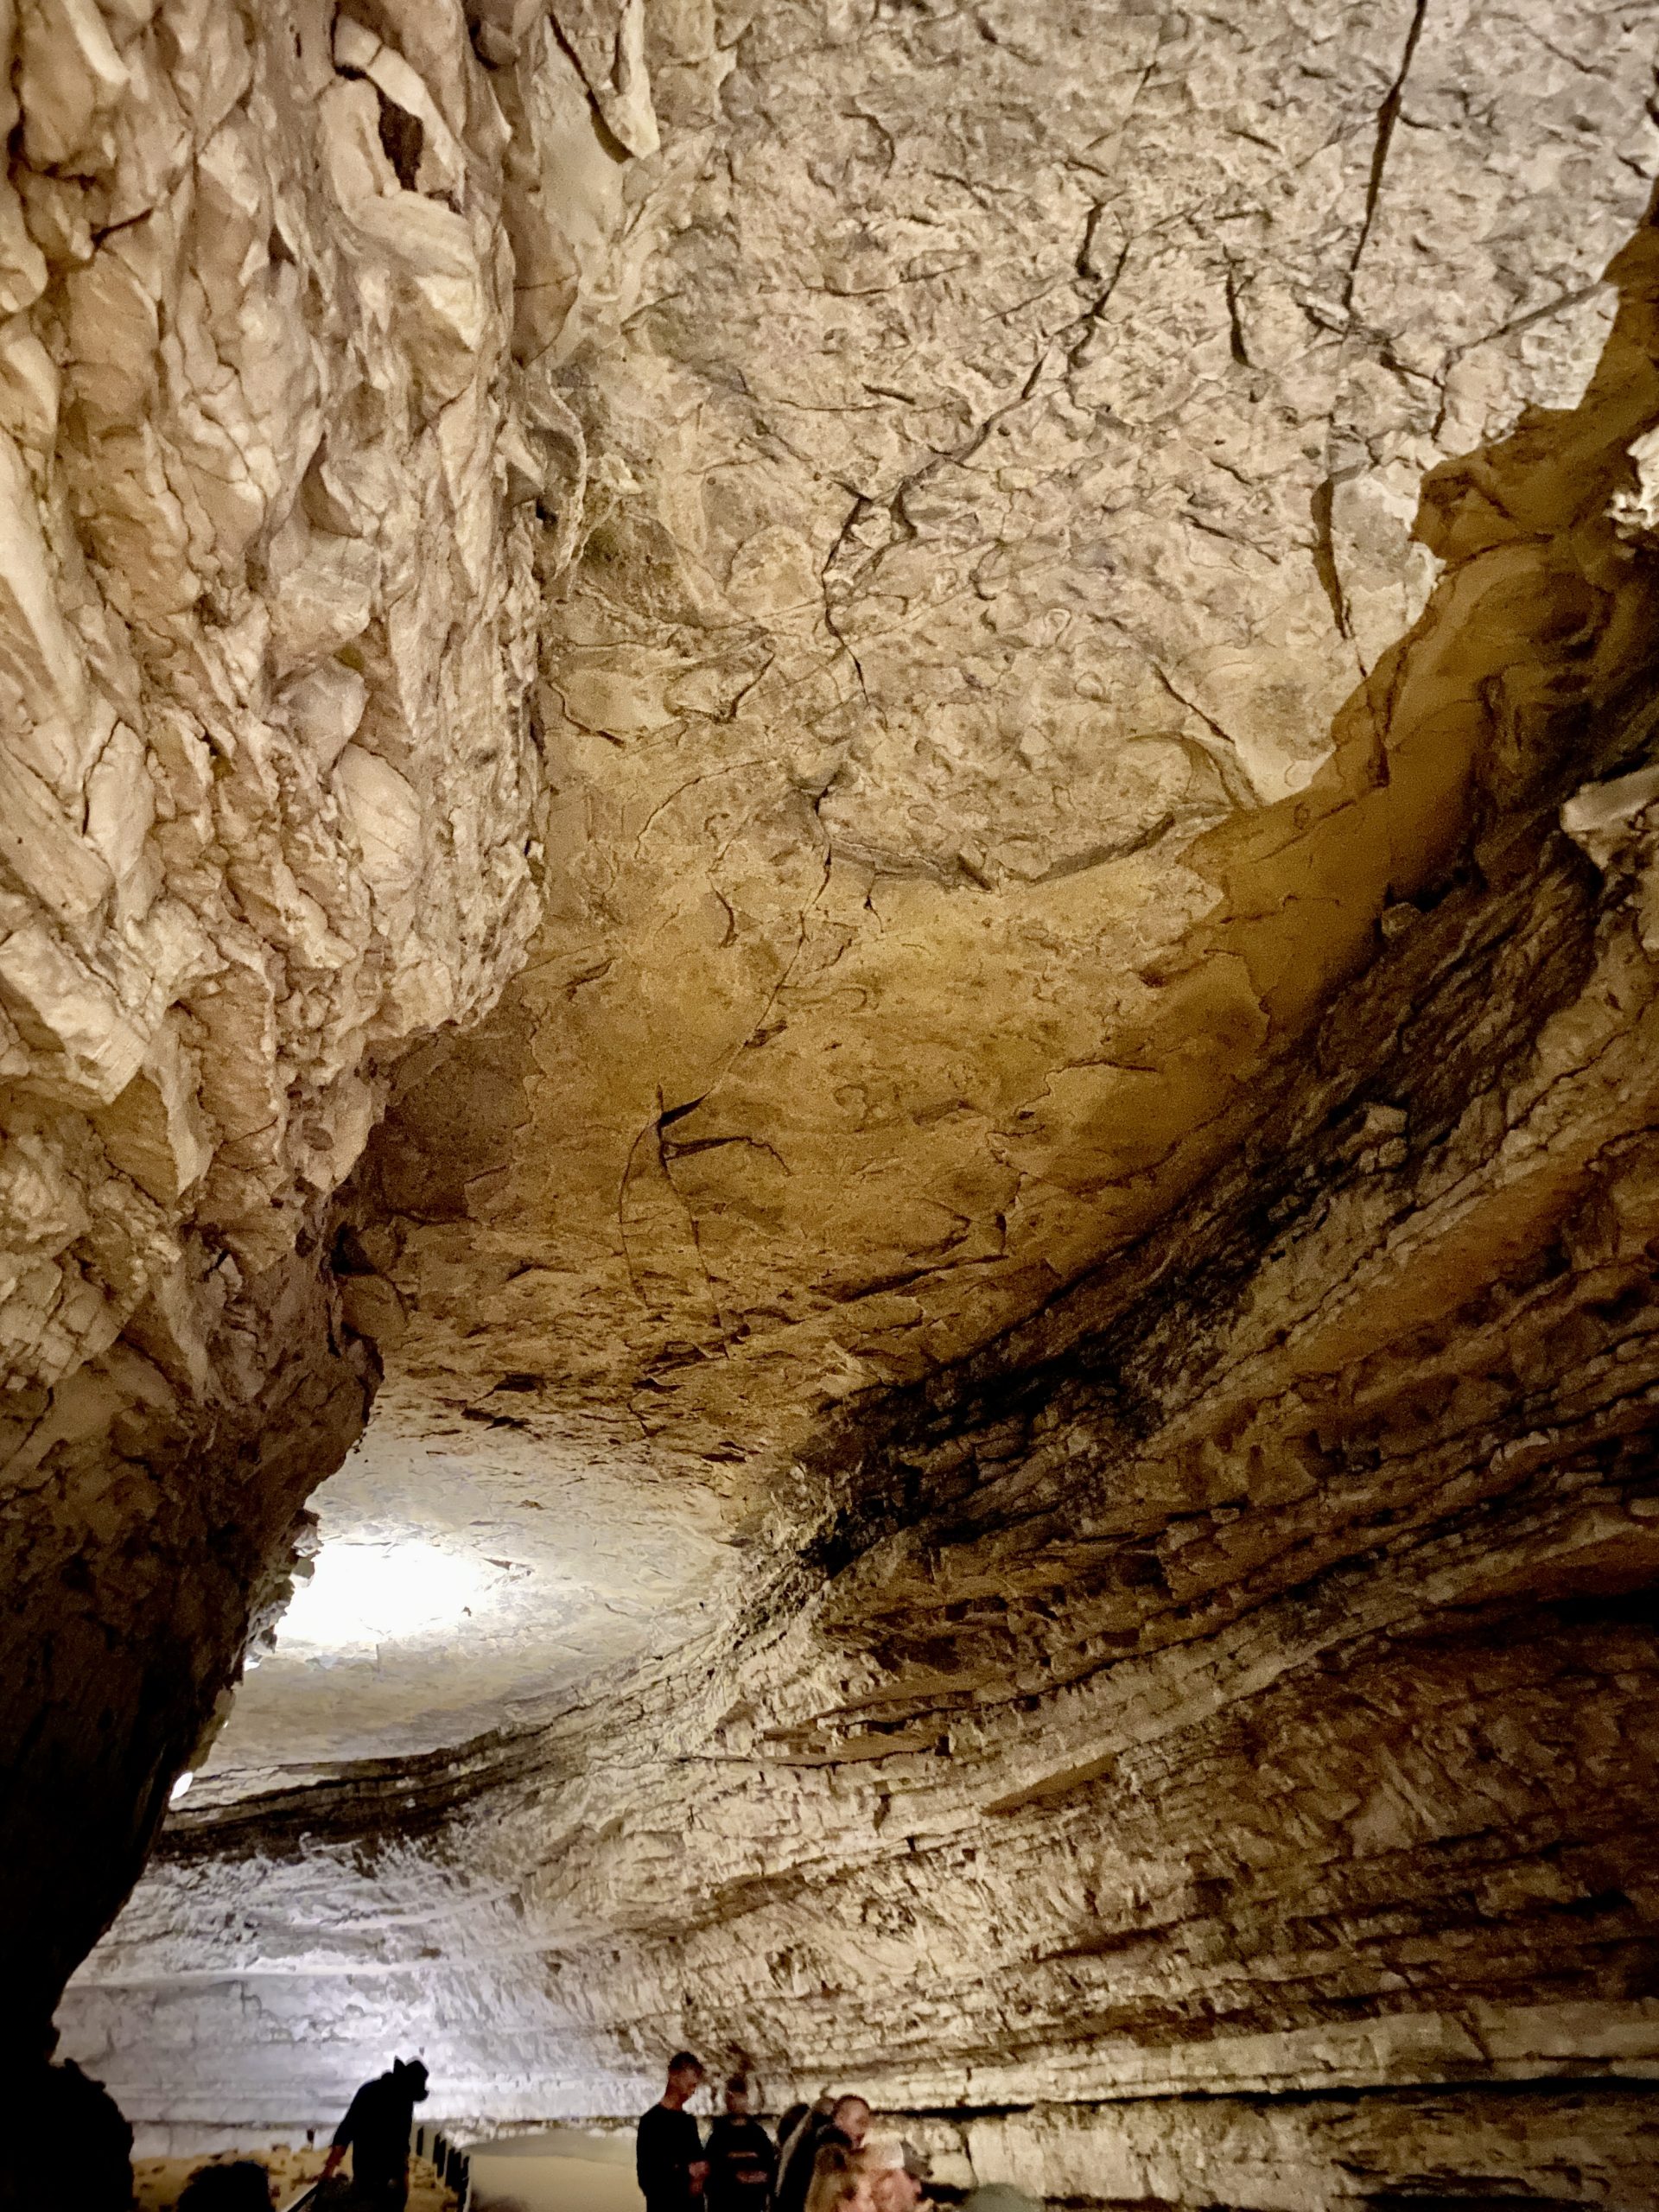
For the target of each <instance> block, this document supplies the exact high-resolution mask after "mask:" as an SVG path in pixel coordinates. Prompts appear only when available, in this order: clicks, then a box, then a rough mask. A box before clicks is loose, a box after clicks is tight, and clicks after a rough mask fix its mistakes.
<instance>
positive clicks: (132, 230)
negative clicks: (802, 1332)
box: [0, 0, 591, 2032]
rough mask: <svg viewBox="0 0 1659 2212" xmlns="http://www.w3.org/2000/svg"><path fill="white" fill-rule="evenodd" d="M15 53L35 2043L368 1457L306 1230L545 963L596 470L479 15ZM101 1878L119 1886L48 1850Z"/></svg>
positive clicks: (20, 1370)
mask: <svg viewBox="0 0 1659 2212" xmlns="http://www.w3.org/2000/svg"><path fill="white" fill-rule="evenodd" d="M0 48H3V53H4V55H5V61H6V84H7V88H8V89H7V93H6V101H7V110H6V127H7V129H8V130H9V131H10V134H11V149H12V158H11V165H10V180H9V181H8V182H7V183H6V184H5V186H4V188H3V194H0V289H3V302H0V304H3V308H4V311H5V315H6V317H7V320H6V321H4V323H3V327H0V509H3V519H0V530H3V543H4V547H5V557H4V562H3V569H4V575H3V580H0V688H3V694H4V705H5V714H6V721H7V743H6V747H5V751H4V754H3V758H0V1127H3V1131H4V1151H3V1157H0V1245H3V1249H4V1255H5V1256H4V1259H3V1262H0V1268H3V1277H0V1294H3V1295H0V1348H3V1365H4V1378H5V1384H6V1395H5V1399H4V1403H3V1407H0V1446H3V1451H4V1455H5V1461H6V1476H5V1483H6V1489H5V1492H4V1497H3V1522H0V1527H3V1541H0V1571H3V1574H4V1578H5V1581H6V1586H7V1589H8V1593H9V1604H8V1624H7V1631H6V1637H5V1640H4V1643H3V1649H0V1673H3V1675H4V1677H5V1679H6V1681H7V1682H8V1684H9V1686H11V1690H10V1694H9V1695H8V1699H7V1711H6V1729H7V1735H6V1742H5V1752H4V1764H5V1766H6V1770H7V1774H8V1788H7V1792H6V1801H7V1802H6V1810H5V1814H4V1815H3V1821H4V1825H5V1830H6V1834H7V1839H8V1841H7V1852H8V1865H9V1866H13V1865H16V1866H20V1867H21V1865H22V1860H20V1859H16V1858H14V1857H13V1856H12V1854H14V1853H22V1854H24V1856H25V1857H26V1859H27V1864H28V1866H29V1876H28V1878H27V1880H25V1879H24V1878H23V1877H22V1873H21V1872H19V1874H18V1876H17V1884H18V1885H17V1886H12V1885H11V1883H10V1877H9V1899H8V1911H7V1920H8V1936H7V1940H8V1943H9V1944H10V1942H13V1941H17V1942H20V1943H21V1945H22V1955H23V1957H24V1958H26V1959H27V1961H29V1964H28V1967H27V1969H26V1971H25V1981H26V1986H24V1987H23V1988H22V1989H21V1990H20V1992H19V2010H20V2012H22V2013H24V2014H26V2015H27V2016H28V2018H29V2025H30V2027H31V2029H32V2030H33V2031H36V2032H38V2031H39V2030H40V2027H41V2018H42V2012H43V2009H44V2007H45V2006H47V2005H49V2003H50V2001H51V1999H52V1997H53V1996H54V1993H55V1983H56V1982H57V1980H59V1979H60V1976H61V1974H62V1971H63V1969H64V1967H66V1966H67V1964H68V1963H70V1962H71V1961H73V1957H74V1955H76V1953H77V1952H78V1951H79V1949H80V1948H82V1947H83V1945H84V1943H85V1942H86V1940H88V1939H89V1938H90V1937H91V1936H92V1935H94V1934H95V1933H96V1931H97V1929H98V1928H99V1925H100V1924H101V1923H102V1922H103V1921H104V1920H105V1918H106V1917H107V1916H108V1914H109V1912H110V1911H111V1910H112V1909H113V1907H114V1905H115V1904H116V1903H117V1902H118V1898H119V1897H120V1895H121V1893H122V1891H123V1890H124V1887H125V1885H126V1883H127V1881H128V1880H129V1879H130V1876H131V1874H132V1873H133V1872H135V1871H136V1868H137V1864H138V1859H137V1851H138V1848H139V1847H140V1844H141V1842H142V1840H143V1837H144V1836H145V1835H146V1834H147V1833H148V1831H149V1827H151V1826H152V1824H153V1818H154V1815H155V1812H156V1805H157V1802H158V1795H159V1794H160V1793H162V1792H164V1789H165V1786H166V1783H167V1782H168V1780H169V1779H170V1777H171V1775H172V1773H173V1772H174V1771H175V1770H176V1768H177V1766H178V1764H180V1763H181V1760H182V1759H183V1758H185V1757H187V1756H188V1753H189V1752H190V1751H191V1748H192V1746H193V1745H194V1741H195V1739H196V1738H197V1736H198V1734H199V1732H200V1729H201V1727H202V1725H203V1723H204V1721H205V1720H206V1719H207V1715H208V1713H209V1712H210V1711H211V1710H212V1708H213V1702H214V1700H215V1697H216V1696H217V1694H218V1693H219V1690H220V1689H221V1688H223V1686H224V1684H225V1681H226V1677H227V1675H228V1673H229V1670H230V1669H231V1668H232V1666H233V1664H234V1663H235V1662H236V1660H237V1658H238V1654H239V1652H240V1649H241V1647H242V1644H243V1643H244V1641H245V1637H246V1635H247V1631H248V1624H249V1618H250V1607H251V1604H254V1603H255V1602H256V1600H257V1590H258V1586H259V1585H260V1583H261V1580H262V1579H264V1578H266V1577H268V1576H269V1574H270V1572H271V1571H272V1569H273V1568H275V1569H277V1571H280V1568H281V1566H282V1562H283V1556H284V1546H285V1540H286V1537H287V1533H288V1529H289V1523H290V1522H292V1519H293V1516H294V1514H295V1512H296V1510H297V1508H298V1507H299V1505H300V1503H301V1502H302V1499H303V1497H304V1496H305V1494H306V1492H307V1491H308V1489H309V1488H310V1487H311V1486H312V1485H313V1484H315V1481H316V1480H317V1478H319V1476H320V1475H321V1474H323V1473H325V1472H327V1471H328V1469H329V1468H330V1467H331V1466H332V1465H334V1464H337V1463H338V1460H339V1459H340V1456H341V1454H342V1453H343V1452H344V1451H345V1450H346V1446H348V1445H349V1443H350V1441H351V1440H352V1438H353V1435H354V1434H355V1433H356V1432H357V1430H358V1428H359V1427H360V1426H361V1422H362V1419H363V1415H364V1412H365V1407H366V1399H367V1388H368V1383H369V1379H370V1370H371V1367H372V1354H371V1353H370V1352H369V1351H367V1350H366V1349H365V1347H364V1346H363V1345H361V1344H353V1340H352V1339H351V1338H350V1337H349V1335H348V1334H347V1333H346V1332H344V1331H343V1330H342V1327H341V1324H340V1316H339V1313H338V1311H337V1308H336V1306H334V1293H333V1290H332V1287H331V1284H330V1281H329V1277H328V1274H327V1268H326V1266H325V1265H324V1264H323V1259H324V1245H323V1242H322V1235H323V1228H324V1224H323V1221H322V1210H323V1207H324V1205H325V1204H326V1202H327V1199H328V1198H330V1197H331V1195H332V1194H333V1192H334V1190H335V1188H336V1187H337V1185H339V1184H340V1180H341V1179H342V1178H343V1177H344V1176H345V1174H346V1172H347V1171H348V1170H349V1168H350V1167H351V1166H352V1164H353V1161H354V1160H355V1159H356V1158H357V1156H358V1154H359V1152H360V1150H361V1148H362V1145H363V1142H364V1140H365V1137H366V1135H367V1134H368V1131H369V1128H370V1127H371V1125H372V1122H373V1121H374V1119H375V1116H376V1115H377V1113H378V1109H379V1105H380V1103H381V1100H382V1097H383V1096H384V1088H385V1074H384V1071H385V1067H386V1066H387V1065H388V1064H389V1061H390V1060H391V1058H393V1057H395V1055H396V1054H397V1052H398V1051H400V1050H401V1049H402V1048H403V1047H404V1046H406V1045H407V1044H408V1042H409V1041H410V1039H412V1038H415V1037H418V1036H420V1035H422V1034H423V1033H427V1032H429V1031H430V1030H432V1029H434V1028H435V1027H439V1026H441V1025H442V1024H444V1023H446V1022H449V1021H454V1020H465V1019H467V1018H469V1017H471V1016H474V1015H475V1014H477V1013H478V1012H479V1011H480V1010H481V1009H482V1008H483V1007H486V1006H487V1005H488V1004H489V1003H490V1001H491V1000H492V998H493V995H494V994H495V993H496V992H497V991H498V990H499V988H500V985H501V983H502V982H503V980H504V979H505V976H506V975H507V974H508V973H509V972H510V971H511V969H512V968H513V967H514V966H516V965H517V964H518V962H519V960H520V959H521V958H522V957H523V951H524V944H525V941H526V939H527V938H528V936H529V933H530V931H531V927H532V926H533V923H534V918H535V905H534V899H533V897H532V895H531V830H532V826H533V825H532V821H531V802H532V796H533V791H534V788H535V778H534V775H533V773H532V760H533V747H532V745H531V737H530V728H529V701H528V696H527V687H528V685H529V683H530V680H531V675H532V673H533V669H534V660H535V620H536V584H535V577H534V574H533V569H534V563H535V560H536V558H537V548H538V545H539V544H540V542H541V540H542V538H543V535H544V533H543V525H542V524H541V523H540V522H539V521H538V520H537V501H538V500H539V501H541V502H542V503H543V505H544V506H545V508H546V511H547V512H548V513H549V514H551V513H552V512H553V511H554V508H555V507H556V505H557V506H562V505H563V491H562V489H561V488H560V487H562V486H563V484H564V482H565V480H566V479H567V477H568V476H569V470H570V466H571V463H570V457H569V453H568V452H567V450H566V448H564V447H563V446H559V447H558V448H557V450H555V447H556V440H555V439H553V438H551V437H550V435H549V434H548V433H547V431H546V430H545V429H544V428H543V417H546V418H548V419H550V420H555V421H562V420H563V417H562V416H558V415H557V411H556V402H554V401H552V400H547V401H545V402H543V401H542V400H540V399H538V397H537V388H536V374H535V371H534V369H533V365H532V366H520V365H518V364H517V363H515V360H514V359H513V355H512V332H513V327H514V292H513V282H514V262H513V257H512V253H511V251H510V250H509V247H508V245H507V242H506V237H505V229H504V225H503V218H502V202H503V198H504V194H506V193H507V192H508V191H509V189H510V187H509V183H508V180H507V178H506V176H505V169H504V158H503V157H504V154H505V149H506V146H507V144H508V133H507V129H506V126H505V123H504V120H503V118H502V115H501V112H500V110H499V106H498V105H497V102H496V100H495V98H494V95H493V92H492V90H491V86H490V80H489V79H488V78H487V77H486V73H485V72H484V70H483V68H482V67H481V65H480V63H479V62H478V60H477V59H476V58H475V56H474V54H473V52H472V49H471V47H470V44H469V42H468V37H467V25H466V22H465V20H464V18H463V16H462V15H461V10H460V9H459V8H458V7H456V6H454V5H451V4H439V5H435V6H425V5H423V6H420V7H413V8H400V7H398V6H397V5H396V4H393V3H392V0H387V4H386V5H385V6H384V7H379V6H376V5H368V6H365V8H363V9H361V10H358V11H357V13H356V15H355V16H349V17H348V16H340V17H339V18H338V19H336V16H335V13H334V10H333V9H332V8H329V7H326V6H316V5H308V4H296V5H295V6H293V7H285V8H282V9H269V10H267V9H257V10H256V9H248V10H241V9H238V8H237V7H235V6H232V5H229V4H222V0H163V4H162V5H160V6H157V5H156V4H154V0H149V4H144V0H137V4H121V5H113V4H112V5H110V6H106V7H104V8H102V9H100V8H99V7H98V6H97V5H95V4H92V0H26V4H24V5H23V6H22V8H21V9H20V10H17V11H16V14H15V16H14V13H13V11H11V10H7V11H6V12H5V13H4V15H3V16H0ZM570 75H571V77H572V79H573V81H574V80H575V72H574V70H571V71H570ZM588 135H589V136H591V132H589V134H588ZM537 143H539V142H537ZM531 150H532V151H533V149H531ZM544 565H546V564H545V563H544ZM103 1832H107V1834H108V1843H109V1848H110V1861H109V1865H108V1866H107V1867H100V1866H97V1865H95V1864H94V1863H93V1858H94V1856H95V1854H93V1853H89V1851H88V1849H87V1847H86V1844H85V1842H84V1841H83V1842H81V1843H80V1844H79V1845H77V1844H76V1843H75V1842H74V1841H73V1839H74V1838H76V1837H80V1838H82V1839H84V1838H86V1837H88V1836H91V1835H93V1834H100V1833H103ZM66 1839H70V1840H69V1841H67V1842H66ZM99 1848H102V1846H100V1847H99ZM66 1885H68V1886H69V1887H72V1888H73V1891H75V1896H74V1898H73V1903H67V1902H66V1901H65V1898H64V1897H63V1895H62V1891H63V1890H64V1888H65V1886H66ZM48 1900H50V1903H48ZM6 1957H7V1960H8V1962H9V1964H10V1961H12V1957H13V1954H12V1953H11V1951H10V1949H9V1950H8V1952H7V1953H6ZM20 1963H21V1962H20Z"/></svg>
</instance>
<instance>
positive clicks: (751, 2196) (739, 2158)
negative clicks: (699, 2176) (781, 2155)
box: [705, 2074, 778, 2212]
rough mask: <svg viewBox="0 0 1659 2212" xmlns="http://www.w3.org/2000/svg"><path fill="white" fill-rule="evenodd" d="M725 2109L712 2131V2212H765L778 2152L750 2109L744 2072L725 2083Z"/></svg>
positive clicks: (710, 2206)
mask: <svg viewBox="0 0 1659 2212" xmlns="http://www.w3.org/2000/svg"><path fill="white" fill-rule="evenodd" d="M725 2101H726V2109H725V2111H724V2112H723V2113H721V2115H720V2117H719V2119H718V2120H715V2124H714V2126H712V2127H711V2128H710V2129H709V2142H708V2145H707V2149H706V2153H705V2155H706V2156H707V2158H708V2160H709V2212H766V2202H767V2200H768V2198H769V2197H770V2196H771V2195H772V2168H773V2167H774V2166H775V2165H776V2164H777V2163H778V2154H777V2152H775V2151H774V2150H773V2148H772V2138H771V2136H770V2135H768V2134H767V2133H766V2129H765V2128H764V2127H762V2126H761V2125H760V2121H759V2120H756V2119H755V2118H754V2117H753V2114H752V2113H750V2110H749V2085H748V2082H747V2079H746V2078H745V2077H744V2075H741V2074H734V2075H733V2076H732V2078H731V2079H730V2081H729V2082H727V2084H726V2099H725Z"/></svg>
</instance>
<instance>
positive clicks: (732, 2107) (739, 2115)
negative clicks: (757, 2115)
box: [725, 2074, 749, 2120]
mask: <svg viewBox="0 0 1659 2212" xmlns="http://www.w3.org/2000/svg"><path fill="white" fill-rule="evenodd" d="M725 2097H726V2109H727V2111H728V2113H730V2114H731V2115H732V2118H733V2119H734V2120H747V2118H748V2116H749V2079H748V2076H747V2074H733V2075H728V2079H727V2082H726V2089H725Z"/></svg>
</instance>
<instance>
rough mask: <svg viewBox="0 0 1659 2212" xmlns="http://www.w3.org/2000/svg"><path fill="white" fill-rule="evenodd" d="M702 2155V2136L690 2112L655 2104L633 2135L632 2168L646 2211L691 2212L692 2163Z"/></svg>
mask: <svg viewBox="0 0 1659 2212" xmlns="http://www.w3.org/2000/svg"><path fill="white" fill-rule="evenodd" d="M699 2158H702V2133H701V2132H700V2130H699V2129H698V2126H697V2123H696V2120H694V2119H693V2118H692V2117H691V2114H690V2113H689V2112H685V2111H683V2110H682V2111H679V2112H675V2111H672V2110H671V2108H670V2107H668V2106H667V2105H652V2108H651V2110H650V2111H649V2112H648V2113H646V2114H645V2117H644V2119H643V2120H641V2121H640V2122H639V2133H638V2134H637V2135H636V2136H635V2138H634V2145H633V2171H634V2172H635V2174H636V2175H637V2176H638V2177H639V2192H640V2194H641V2196H643V2197H644V2198H645V2212H688V2207H690V2205H691V2204H692V2203H693V2202H695V2201H696V2200H695V2199H694V2198H693V2196H692V2194H691V2171H690V2170H691V2167H692V2166H693V2165H694V2164H696V2161H697V2160H698V2159H699Z"/></svg>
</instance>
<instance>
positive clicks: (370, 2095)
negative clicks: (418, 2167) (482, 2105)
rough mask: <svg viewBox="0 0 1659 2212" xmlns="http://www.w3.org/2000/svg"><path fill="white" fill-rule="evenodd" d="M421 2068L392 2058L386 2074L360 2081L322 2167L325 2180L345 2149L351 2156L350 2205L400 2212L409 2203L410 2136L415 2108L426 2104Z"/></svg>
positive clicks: (413, 2062)
mask: <svg viewBox="0 0 1659 2212" xmlns="http://www.w3.org/2000/svg"><path fill="white" fill-rule="evenodd" d="M426 2080H427V2075H426V2068H425V2066H424V2065H423V2063H422V2062H421V2061H420V2060H419V2059H418V2058H411V2059H409V2060H404V2059H401V2058H394V2059H393V2060H392V2062H391V2072H390V2073H389V2074H378V2075H376V2076H375V2078H374V2080H373V2081H372V2082H365V2083H364V2084H363V2086H362V2088H360V2089H359V2091H358V2093H357V2094H356V2095H355V2096H354V2097H353V2099H352V2101H351V2103H350V2105H349V2106H347V2107H346V2117H345V2119H344V2120H341V2121H340V2126H338V2127H337V2128H336V2129H335V2130H334V2143H333V2145H331V2147H330V2149H329V2152H328V2160H327V2164H326V2165H325V2166H324V2167H323V2170H322V2178H323V2179H324V2180H325V2181H327V2180H330V2179H331V2178H332V2177H333V2176H334V2174H336V2173H337V2172H338V2171H340V2162H341V2161H342V2159H343V2158H345V2156H346V2152H347V2150H349V2151H350V2152H351V2154H352V2201H353V2203H354V2204H362V2205H372V2206H373V2207H374V2209H375V2212H404V2205H406V2204H407V2203H408V2202H409V2134H410V2128H411V2127H412V2126H414V2124H415V2107H416V2105H419V2104H424V2103H425V2101H426Z"/></svg>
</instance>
